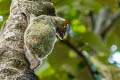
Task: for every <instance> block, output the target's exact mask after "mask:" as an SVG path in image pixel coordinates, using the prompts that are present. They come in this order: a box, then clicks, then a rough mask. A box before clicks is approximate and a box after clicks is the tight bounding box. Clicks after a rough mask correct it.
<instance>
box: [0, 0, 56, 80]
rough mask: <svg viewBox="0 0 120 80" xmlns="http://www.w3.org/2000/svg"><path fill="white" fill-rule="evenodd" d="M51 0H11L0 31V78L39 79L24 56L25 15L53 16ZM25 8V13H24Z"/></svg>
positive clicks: (26, 20) (16, 79)
mask: <svg viewBox="0 0 120 80" xmlns="http://www.w3.org/2000/svg"><path fill="white" fill-rule="evenodd" d="M50 1H51V0H12V4H11V7H10V15H9V17H8V20H7V21H6V22H5V24H4V25H3V26H2V30H1V33H0V80H39V79H38V78H37V76H36V75H35V74H34V71H33V70H31V69H30V68H29V63H28V61H27V59H26V57H25V50H24V48H23V46H24V32H25V30H26V28H27V26H28V25H29V24H28V21H29V20H28V19H29V18H28V19H27V15H29V14H34V15H35V16H39V15H42V14H44V15H52V16H55V10H54V6H53V5H52V3H51V2H50ZM24 10H27V13H24Z"/></svg>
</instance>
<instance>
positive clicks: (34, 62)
mask: <svg viewBox="0 0 120 80" xmlns="http://www.w3.org/2000/svg"><path fill="white" fill-rule="evenodd" d="M39 65H40V60H38V59H32V60H31V62H30V68H31V69H32V70H34V69H36V68H37V67H38V66H39Z"/></svg>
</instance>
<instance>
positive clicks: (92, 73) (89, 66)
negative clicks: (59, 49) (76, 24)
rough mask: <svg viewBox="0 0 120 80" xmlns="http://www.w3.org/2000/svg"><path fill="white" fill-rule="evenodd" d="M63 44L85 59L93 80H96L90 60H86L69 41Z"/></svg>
mask: <svg viewBox="0 0 120 80" xmlns="http://www.w3.org/2000/svg"><path fill="white" fill-rule="evenodd" d="M61 42H62V43H63V44H65V45H67V46H68V47H69V48H71V49H72V50H73V51H75V52H76V53H77V54H78V56H80V57H81V58H82V59H83V61H84V62H85V64H86V66H87V67H88V70H89V71H90V74H91V76H92V78H93V80H96V78H95V76H94V71H93V70H92V68H91V65H90V63H89V61H88V59H87V58H86V56H85V55H84V54H83V53H82V52H81V51H79V50H78V49H77V48H76V47H75V46H74V45H73V44H71V43H70V42H69V41H61Z"/></svg>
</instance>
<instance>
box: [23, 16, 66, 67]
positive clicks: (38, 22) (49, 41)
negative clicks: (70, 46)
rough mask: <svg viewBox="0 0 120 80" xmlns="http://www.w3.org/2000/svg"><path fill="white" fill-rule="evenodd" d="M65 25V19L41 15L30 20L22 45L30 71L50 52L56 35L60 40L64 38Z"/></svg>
mask: <svg viewBox="0 0 120 80" xmlns="http://www.w3.org/2000/svg"><path fill="white" fill-rule="evenodd" d="M67 25H68V23H67V21H66V20H65V19H63V18H60V17H56V16H47V15H41V16H38V17H33V18H32V19H30V23H29V25H28V27H27V29H26V31H25V34H24V43H25V49H26V50H27V52H26V57H27V59H28V61H29V62H30V68H31V69H35V68H36V67H37V66H39V64H40V61H41V60H43V59H45V58H46V57H47V56H48V55H49V54H50V53H51V52H52V50H53V48H54V45H55V42H56V34H57V35H58V37H59V38H60V39H63V38H64V35H65V33H66V31H67V29H68V26H67Z"/></svg>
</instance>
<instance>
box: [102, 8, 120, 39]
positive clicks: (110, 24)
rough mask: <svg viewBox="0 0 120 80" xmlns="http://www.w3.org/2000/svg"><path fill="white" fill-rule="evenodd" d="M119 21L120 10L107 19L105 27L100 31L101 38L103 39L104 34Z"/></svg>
mask: <svg viewBox="0 0 120 80" xmlns="http://www.w3.org/2000/svg"><path fill="white" fill-rule="evenodd" d="M118 19H120V9H119V10H118V11H117V12H116V13H115V14H114V15H113V16H112V18H111V19H109V20H108V21H107V23H106V25H105V26H106V27H105V28H104V29H103V30H102V32H101V36H102V37H104V36H105V35H106V33H107V32H108V31H109V30H110V29H111V28H112V27H113V26H114V24H115V23H116V22H117V21H118Z"/></svg>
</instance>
